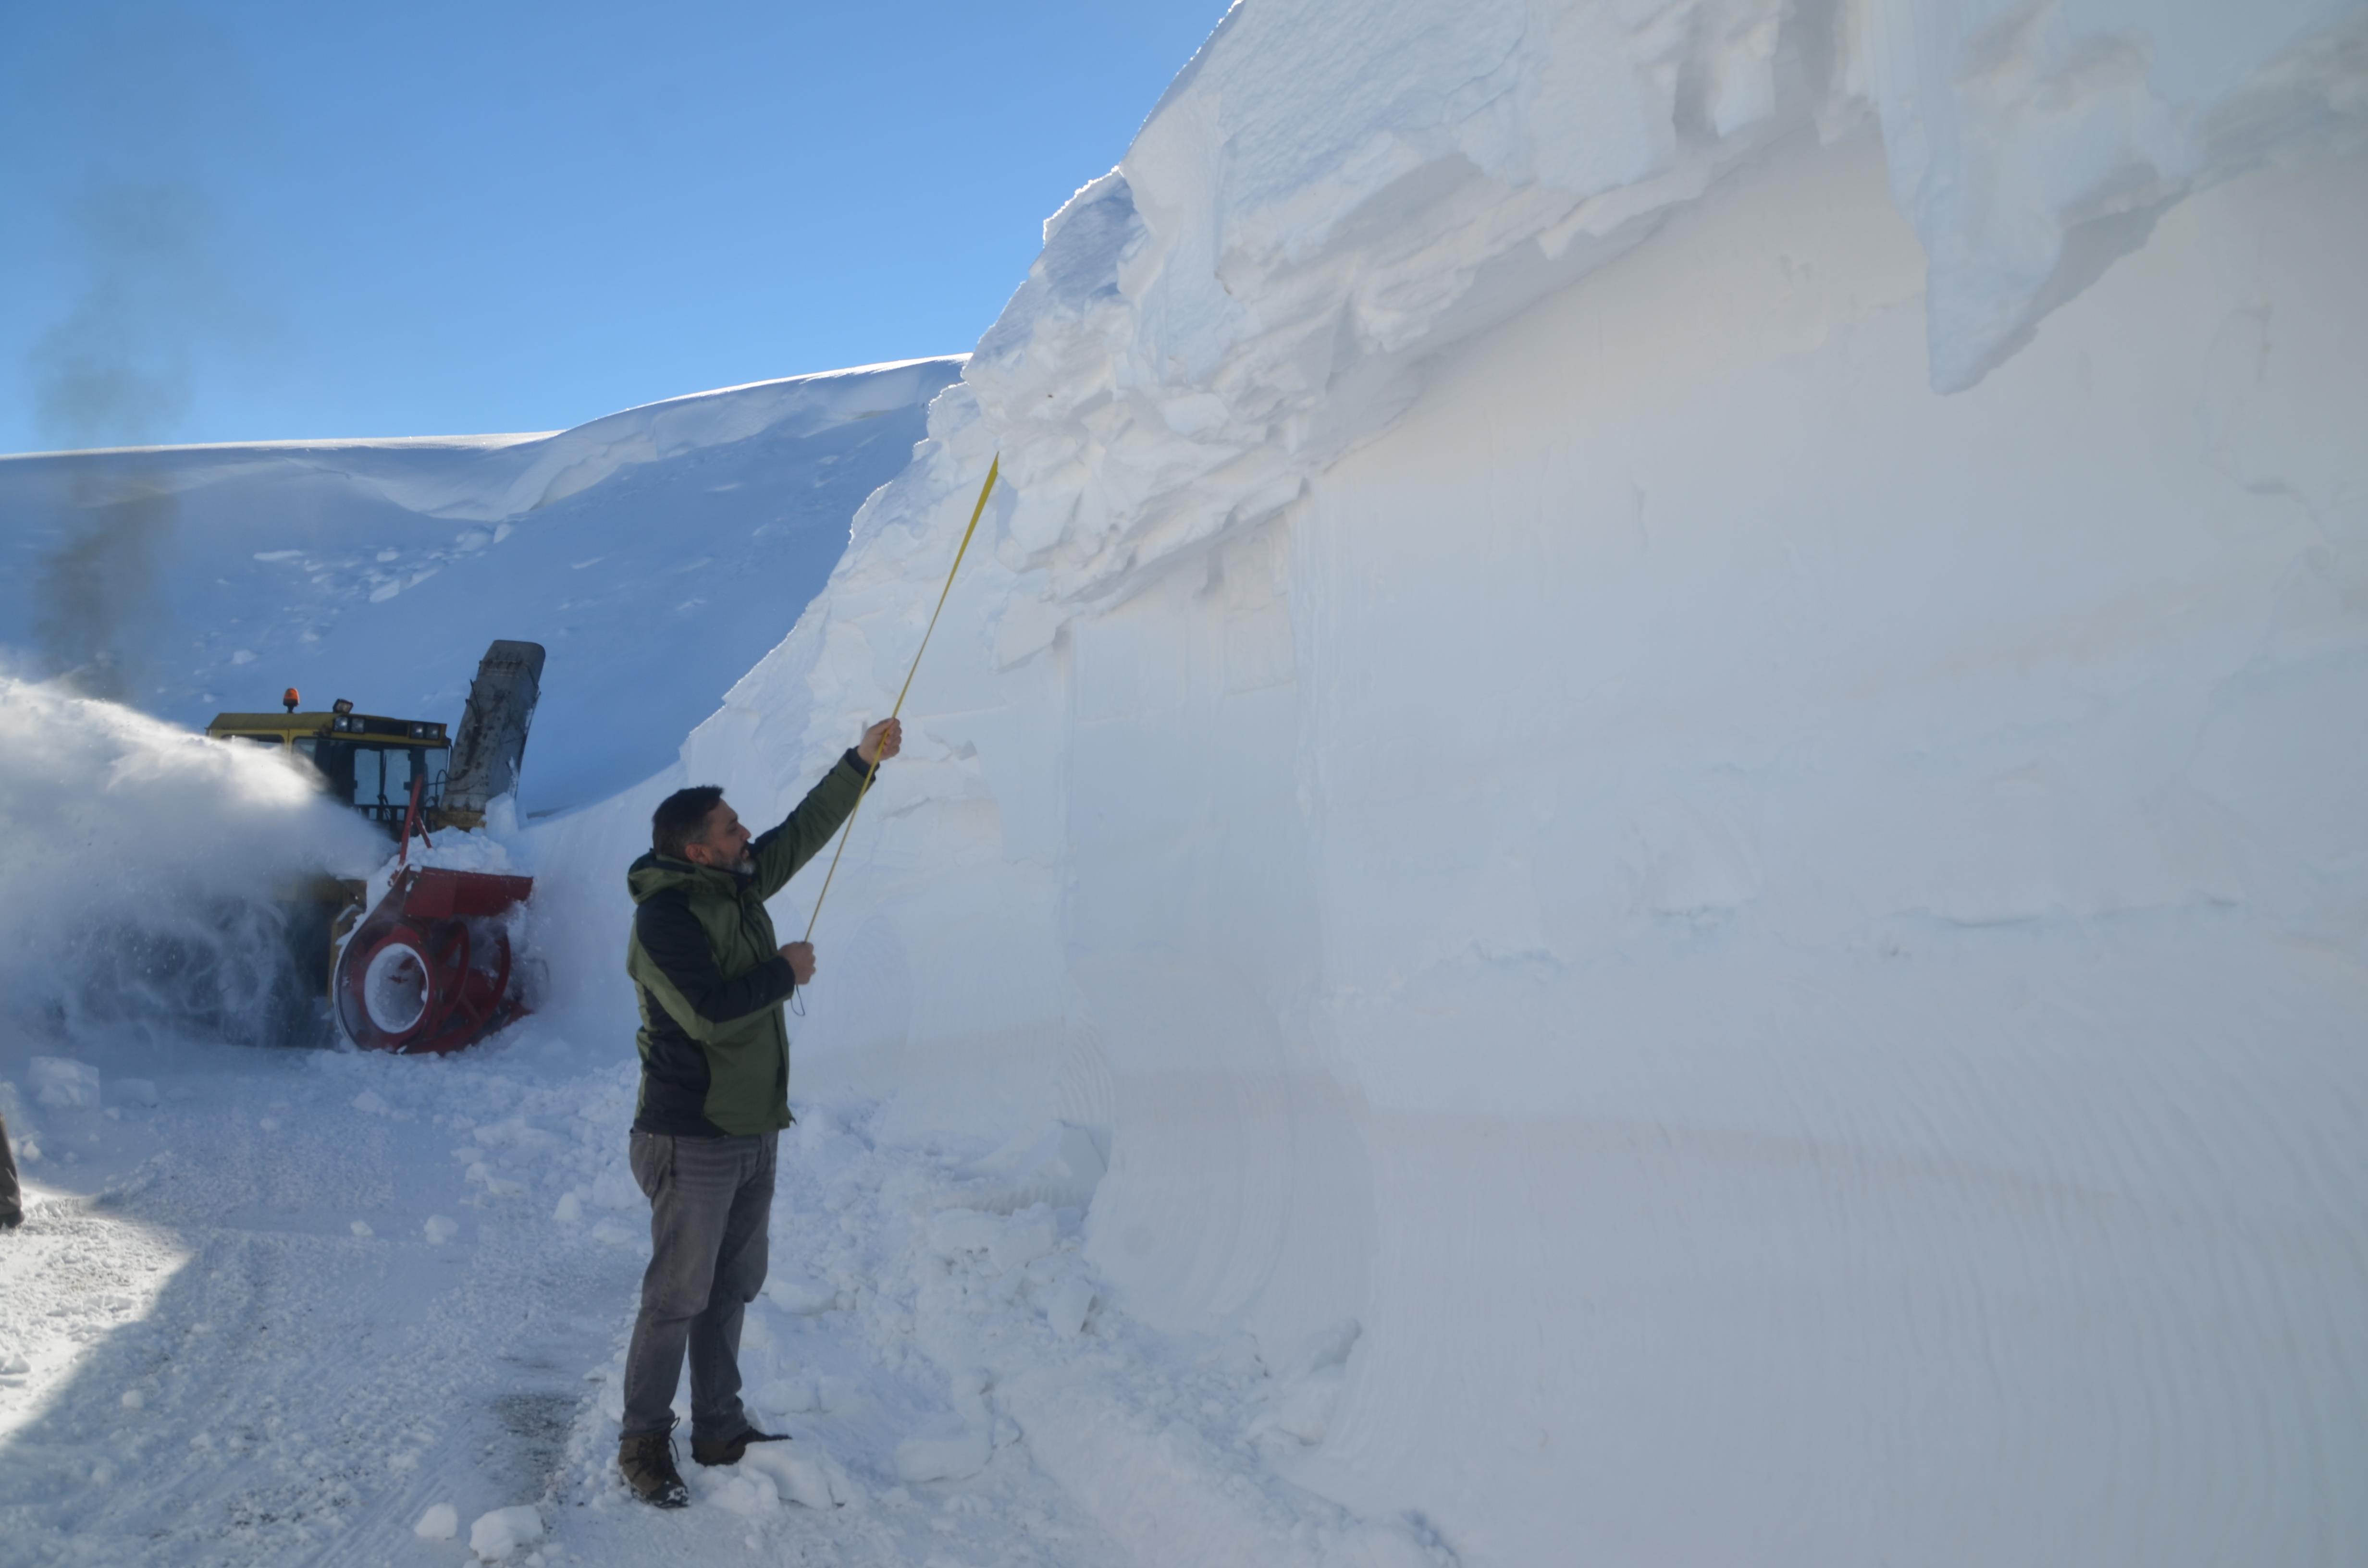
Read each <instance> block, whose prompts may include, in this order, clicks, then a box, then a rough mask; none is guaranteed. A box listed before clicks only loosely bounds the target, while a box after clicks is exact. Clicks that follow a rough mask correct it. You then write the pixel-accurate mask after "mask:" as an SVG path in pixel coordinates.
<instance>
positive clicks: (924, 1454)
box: [896, 1431, 995, 1484]
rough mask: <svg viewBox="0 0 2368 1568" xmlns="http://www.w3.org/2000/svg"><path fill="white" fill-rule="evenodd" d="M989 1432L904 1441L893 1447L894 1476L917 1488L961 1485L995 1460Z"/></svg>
mask: <svg viewBox="0 0 2368 1568" xmlns="http://www.w3.org/2000/svg"><path fill="white" fill-rule="evenodd" d="M994 1453H995V1438H994V1434H993V1433H992V1432H985V1431H980V1432H964V1433H962V1434H961V1435H960V1436H958V1437H907V1438H905V1440H904V1441H903V1442H901V1443H898V1444H897V1445H896V1474H897V1475H898V1477H899V1478H901V1479H902V1480H904V1481H905V1482H907V1483H914V1484H917V1483H921V1482H924V1481H960V1480H962V1478H963V1477H965V1476H971V1475H976V1474H977V1473H978V1472H979V1471H982V1470H985V1468H986V1461H987V1460H989V1459H991V1458H992V1457H994Z"/></svg>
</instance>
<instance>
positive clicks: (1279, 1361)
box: [555, 0, 2368, 1564]
mask: <svg viewBox="0 0 2368 1568" xmlns="http://www.w3.org/2000/svg"><path fill="white" fill-rule="evenodd" d="M2360 18H2361V12H2360V9H2359V8H2358V7H2356V6H2339V5H2317V6H2314V5H2308V4H2300V3H2296V4H2287V5H2282V6H2260V7H2246V8H2241V9H2232V8H2224V7H2206V6H2186V7H2161V6H2147V7H2140V6H2119V5H2112V4H2103V3H2095V4H2080V3H2075V0H2061V3H2044V4H2039V5H2024V6H2002V5H1985V4H1978V3H1974V0H1965V3H1963V4H1955V5H1946V4H1911V3H1908V0H1843V3H1839V4H1827V5H1813V4H1800V5H1793V6H1784V5H1781V4H1777V3H1775V0H1768V3H1765V4H1762V3H1759V0H1725V3H1720V4H1701V5H1685V4H1679V5H1671V6H1658V7H1639V6H1615V5H1609V4H1552V3H1549V0H1532V3H1530V4H1512V3H1496V4H1491V3H1486V0H1482V3H1474V0H1457V3H1455V4H1446V3H1417V0H1404V3H1397V4H1387V5H1378V6H1377V5H1373V4H1371V3H1366V4H1358V5H1350V4H1348V3H1346V0H1341V3H1338V4H1328V3H1322V0H1307V3H1303V4H1295V5H1291V4H1269V3H1262V0H1249V3H1247V4H1245V5H1242V6H1237V7H1236V8H1235V11H1234V12H1233V13H1232V14H1231V16H1229V17H1228V18H1227V21H1226V23H1225V25H1224V27H1222V28H1220V29H1219V31H1218V33H1217V35H1216V36H1215V37H1214V38H1213V39H1212V40H1211V42H1210V43H1209V45H1208V47H1207V48H1206V49H1205V50H1204V51H1202V54H1201V57H1200V58H1199V59H1197V60H1196V61H1195V62H1194V63H1193V64H1192V66H1191V67H1190V68H1189V69H1188V71H1187V72H1186V74H1185V75H1184V76H1183V77H1182V78H1180V79H1179V81H1178V84H1177V85H1176V86H1175V87H1174V88H1173V89H1172V90H1171V92H1170V93H1169V95H1168V96H1167V98H1166V99H1165V100H1164V101H1163V102H1162V104H1161V105H1160V106H1159V108H1158V109H1157V110H1156V112H1155V113H1154V115H1153V116H1152V118H1151V119H1150V121H1149V122H1148V123H1147V124H1146V126H1145V127H1144V131H1143V132H1142V135H1141V137H1140V139H1139V140H1138V142H1137V143H1136V144H1135V146H1134V148H1133V151H1132V152H1131V153H1129V155H1128V158H1127V161H1126V163H1125V164H1124V165H1122V166H1121V168H1120V169H1119V170H1117V171H1115V172H1113V173H1112V174H1111V175H1110V176H1107V177H1105V178H1104V179H1102V180H1099V181H1097V182H1095V183H1094V184H1093V185H1091V186H1088V187H1086V189H1085V190H1083V191H1081V192H1080V193H1079V194H1078V196H1077V198H1076V199H1075V200H1074V201H1073V202H1072V203H1071V204H1070V205H1069V206H1068V207H1066V208H1065V209H1064V210H1063V211H1062V212H1061V213H1060V214H1059V215H1057V216H1056V217H1055V218H1054V219H1053V221H1052V222H1050V223H1048V225H1047V228H1046V245H1045V251H1044V255H1043V257H1042V261H1041V262H1040V263H1039V264H1038V265H1037V267H1035V268H1034V269H1033V271H1032V272H1031V273H1030V278H1029V279H1028V281H1027V283H1026V285H1025V286H1024V287H1023V288H1022V289H1021V290H1020V291H1019V294H1018V295H1017V296H1016V297H1015V299H1014V301H1013V302H1012V304H1011V306H1010V308H1009V310H1008V312H1007V313H1006V315H1005V317H1004V318H1003V320H1002V321H1001V322H1000V323H999V324H997V325H996V328H995V329H994V331H993V332H991V333H990V334H989V335H988V336H987V337H986V339H985V341H984V342H982V344H981V345H980V347H979V350H978V352H977V354H976V356H975V357H974V358H973V359H972V361H971V363H970V365H969V367H968V369H967V370H966V372H965V376H964V384H963V385H962V386H961V387H957V388H954V389H952V390H951V391H949V392H947V393H946V394H945V395H943V396H942V397H940V398H939V400H938V402H937V403H935V405H934V406H933V409H932V414H931V426H930V428H931V439H930V440H929V441H928V442H927V443H925V444H924V446H923V447H922V449H921V450H920V453H919V456H918V459H917V460H916V462H915V464H914V466H913V467H912V468H911V469H910V470H909V471H908V472H906V473H905V475H904V476H903V477H902V478H901V479H899V480H898V481H896V482H895V483H893V484H892V485H890V486H888V487H887V488H886V489H884V490H882V492H880V493H879V494H876V495H874V496H873V498H872V500H871V502H870V503H869V504H868V505H867V506H866V507H865V509H864V511H863V512H862V514H861V515H860V517H859V518H858V520H857V524H856V528H855V536H854V540H853V542H852V545H851V547H850V549H849V551H848V555H847V557H846V559H845V560H844V562H842V563H841V564H840V566H839V568H838V569H837V573H836V574H835V575H834V577H833V579H832V582H831V585H830V587H829V588H828V589H827V590H826V591H825V594H824V595H823V596H822V597H821V598H819V599H818V600H817V601H816V602H815V604H814V607H813V608H812V609H811V610H810V611H809V612H808V614H807V615H806V616H805V618H804V619H803V620H802V621H801V623H800V624H799V626H798V629H797V630H796V631H795V632H794V633H793V634H792V635H791V637H790V638H789V639H788V640H787V641H786V642H783V643H782V644H781V646H780V648H778V649H777V650H775V652H774V653H772V654H771V655H769V656H768V658H767V659H766V660H765V661H764V662H763V663H762V664H761V665H758V666H757V668H756V669H755V670H754V671H752V672H751V673H750V674H749V676H747V677H746V679H745V680H744V681H743V682H742V683H741V685H740V686H739V687H737V688H735V690H734V692H733V694H732V695H731V697H730V698H729V699H728V700H727V702H726V705H725V706H724V708H723V710H722V711H720V712H719V713H718V714H717V715H716V716H715V717H714V718H713V719H712V720H711V721H709V722H707V723H706V724H705V725H704V726H702V727H701V728H700V730H699V731H698V732H697V733H695V734H694V735H693V736H692V737H691V739H690V741H689V744H688V745H687V746H686V748H685V753H684V762H683V766H684V767H685V769H687V771H688V774H689V775H690V776H694V777H698V778H715V779H718V780H720V781H722V782H723V783H724V784H725V785H726V786H727V787H728V788H729V789H730V790H732V791H733V793H734V799H735V801H737V803H738V804H739V805H740V807H741V809H742V811H743V812H744V813H745V814H747V815H749V816H751V817H752V818H753V817H758V816H761V815H762V814H763V812H766V811H767V810H768V809H771V810H778V809H780V808H782V807H785V806H787V805H788V804H790V803H791V801H793V800H794V799H795V798H796V796H797V794H798V793H799V792H801V791H802V790H803V788H804V787H805V784H806V783H807V782H808V781H809V780H810V779H811V778H812V777H813V776H814V773H815V772H816V771H817V770H818V769H819V768H820V767H822V766H824V765H825V763H826V761H827V759H828V757H829V756H831V755H833V754H834V753H835V752H836V751H837V749H838V748H840V747H842V746H844V745H845V744H847V741H848V736H849V735H850V734H851V733H853V730H854V726H855V725H856V724H857V723H858V722H860V720H861V719H862V718H864V717H866V716H869V715H872V714H876V713H877V712H880V711H882V710H884V709H885V707H886V705H887V703H888V701H889V700H890V699H892V698H893V696H894V691H895V688H896V686H897V684H898V682H899V680H900V679H901V677H902V675H903V671H904V665H905V661H906V660H907V659H908V658H909V657H910V654H911V652H912V649H913V647H914V645H915V643H916V641H917V638H918V634H919V631H920V627H921V623H922V621H923V619H924V618H925V617H926V615H927V613H928V608H929V604H930V602H931V601H932V599H933V598H934V591H935V586H936V584H937V582H938V580H939V577H940V575H941V574H942V573H943V572H944V570H945V566H946V564H947V562H948V561H949V560H950V559H951V554H952V550H953V544H954V540H955V539H956V537H957V536H958V534H959V531H960V528H961V526H962V521H963V518H964V517H965V516H966V514H967V511H968V507H969V503H970V500H971V497H972V496H973V494H974V493H975V489H976V486H977V483H978V481H979V479H980V477H981V476H982V475H983V474H984V472H985V469H986V466H987V461H988V459H989V457H990V455H991V454H993V453H995V452H996V451H998V450H999V451H1000V452H1001V454H1002V460H1003V466H1004V472H1005V474H1006V476H1007V478H1008V485H1007V486H1006V487H1005V488H1004V490H1003V491H1002V492H1001V493H1000V494H999V495H998V496H997V498H996V503H995V505H994V506H992V507H991V509H990V511H989V514H988V517H987V520H986V521H985V523H983V524H982V540H981V544H980V546H979V547H977V549H976V550H974V551H973V567H972V568H970V569H968V575H967V576H966V578H965V580H964V581H963V582H962V584H961V585H959V586H958V587H957V588H956V589H955V592H954V597H953V600H952V602H951V607H950V608H949V609H948V611H947V619H946V622H945V624H944V626H943V627H942V628H941V630H940V631H939V639H938V641H937V642H936V644H935V645H934V649H933V652H932V654H931V660H932V663H931V665H930V666H929V667H928V669H926V670H924V671H923V673H922V676H921V679H920V682H919V684H918V685H917V686H916V688H915V691H914V694H913V699H912V703H911V705H910V706H909V707H908V710H907V723H908V728H909V733H910V736H911V739H910V740H909V742H908V752H909V756H908V757H907V758H906V759H905V760H902V761H900V762H899V763H898V764H897V765H896V766H895V767H893V768H892V769H890V770H888V772H887V773H886V775H885V776H884V778H883V781H882V785H881V787H880V790H879V794H878V798H877V799H876V801H875V802H874V804H873V806H872V807H871V809H870V810H868V811H867V812H866V814H865V817H864V819H863V821H862V822H861V824H860V826H859V828H858V831H857V832H856V835H855V836H854V839H853V841H852V844H851V846H850V848H849V850H848V863H847V865H846V866H845V867H843V868H842V869H841V871H840V873H839V880H838V882H837V890H836V891H835V892H834V893H833V895H832V898H833V903H832V907H831V908H830V910H829V911H828V912H827V913H826V914H825V917H824V919H823V922H822V927H821V929H820V930H819V931H818V932H817V933H816V939H817V942H818V944H819V945H820V946H821V948H822V950H823V952H824V954H825V960H824V967H825V972H826V973H827V974H828V976H829V977H830V983H829V984H827V985H825V987H823V988H822V989H821V990H820V991H818V992H817V994H816V997H815V1013H814V1017H813V1018H812V1019H811V1020H810V1022H809V1024H808V1026H807V1028H806V1029H805V1031H804V1032H803V1034H802V1036H801V1039H800V1044H799V1052H800V1056H799V1062H798V1068H797V1071H798V1073H799V1074H800V1081H801V1083H802V1084H803V1085H806V1086H807V1087H809V1088H813V1087H816V1086H819V1085H825V1084H836V1085H843V1086H851V1087H854V1088H858V1089H861V1090H865V1091H869V1092H876V1093H881V1094H883V1095H890V1096H894V1100H893V1104H894V1117H895V1118H896V1119H899V1120H901V1121H902V1122H904V1123H905V1125H907V1126H910V1127H914V1128H916V1129H926V1128H940V1127H941V1128H952V1129H960V1130H963V1131H972V1132H981V1133H994V1134H997V1135H1024V1134H1025V1133H1026V1132H1028V1131H1030V1129H1033V1128H1036V1127H1040V1126H1042V1123H1044V1122H1045V1121H1047V1120H1050V1119H1064V1120H1068V1121H1072V1122H1076V1123H1078V1124H1080V1125H1084V1126H1087V1127H1088V1128H1090V1129H1092V1130H1094V1131H1095V1132H1096V1133H1097V1135H1098V1136H1099V1137H1102V1138H1105V1139H1106V1140H1107V1143H1108V1147H1109V1151H1110V1175H1109V1176H1108V1177H1107V1178H1106V1179H1105V1180H1104V1182H1103V1184H1102V1186H1101V1187H1100V1189H1099V1193H1098V1195H1097V1196H1096V1198H1095V1200H1094V1205H1093V1210H1092V1213H1091V1216H1090V1220H1089V1227H1090V1237H1091V1256H1092V1257H1093V1259H1094V1261H1095V1262H1096V1264H1097V1266H1098V1267H1100V1268H1101V1270H1102V1271H1103V1272H1104V1273H1105V1274H1106V1275H1107V1276H1108V1277H1109V1278H1110V1280H1111V1281H1112V1282H1113V1284H1114V1285H1115V1286H1116V1287H1117V1288H1118V1290H1119V1291H1120V1293H1121V1298H1122V1302H1123V1305H1124V1306H1125V1308H1126V1309H1127V1310H1128V1311H1129V1312H1133V1314H1135V1315H1136V1316H1137V1317H1140V1318H1143V1319H1146V1320H1149V1321H1151V1322H1153V1323H1155V1324H1161V1325H1163V1326H1167V1327H1172V1328H1177V1329H1188V1330H1195V1331H1208V1332H1228V1331H1243V1332H1247V1333H1248V1334H1250V1335H1255V1336H1256V1339H1257V1342H1258V1346H1259V1347H1260V1350H1261V1354H1262V1355H1263V1356H1264V1357H1265V1358H1266V1359H1267V1361H1268V1363H1269V1366H1271V1367H1273V1368H1274V1369H1276V1370H1277V1373H1278V1376H1279V1377H1290V1376H1296V1377H1298V1378H1299V1379H1300V1380H1301V1381H1300V1383H1299V1384H1297V1385H1294V1389H1293V1390H1292V1391H1291V1392H1290V1394H1289V1399H1290V1401H1291V1404H1292V1410H1293V1412H1294V1415H1293V1416H1292V1420H1291V1421H1290V1422H1288V1423H1287V1424H1284V1425H1283V1426H1281V1428H1280V1429H1275V1428H1271V1427H1270V1428H1269V1430H1268V1431H1267V1432H1266V1434H1265V1435H1264V1436H1263V1437H1261V1438H1259V1441H1260V1442H1261V1443H1263V1444H1264V1445H1265V1447H1266V1450H1267V1452H1268V1455H1269V1458H1270V1459H1271V1460H1273V1461H1274V1462H1275V1463H1276V1464H1277V1465H1278V1466H1280V1467H1281V1469H1282V1470H1283V1471H1284V1472H1285V1473H1286V1474H1288V1475H1290V1476H1292V1478H1293V1479H1295V1480H1297V1481H1299V1482H1301V1483H1304V1484H1305V1485H1307V1486H1309V1487H1311V1488H1314V1489H1315V1490H1317V1491H1319V1492H1322V1493H1324V1494H1328V1495H1330V1496H1332V1497H1335V1498H1337V1499H1339V1500H1340V1501H1342V1502H1344V1503H1346V1504H1348V1505H1349V1506H1351V1507H1352V1508H1355V1509H1357V1510H1359V1511H1360V1512H1363V1513H1365V1514H1367V1515H1369V1516H1373V1517H1396V1516H1400V1515H1405V1514H1408V1513H1412V1514H1417V1515H1419V1516H1421V1517H1423V1518H1424V1519H1425V1520H1427V1521H1428V1526H1429V1528H1433V1529H1435V1530H1436V1531H1437V1532H1438V1536H1439V1538H1440V1540H1443V1541H1445V1542H1446V1543H1448V1544H1449V1545H1450V1546H1452V1548H1453V1549H1454V1550H1455V1551H1457V1552H1458V1553H1459V1554H1460V1556H1461V1558H1462V1560H1463V1561H1464V1562H1467V1563H1474V1564H1477V1563H1502V1564H1528V1563H1539V1562H1585V1561H1596V1560H1602V1561H1614V1562H1629V1561H1634V1562H1803V1563H1808V1562H1817V1563H1825V1562H1877V1561H1896V1562H1964V1563H1969V1564H1973V1563H1998V1562H2108V1561H2112V1562H2151V1563H2178V1562H2194V1563H2206V1562H2232V1561H2252V1562H2339V1561H2346V1560H2356V1559H2357V1558H2358V1557H2359V1556H2360V1555H2361V1554H2362V1551H2368V1498H2363V1496H2362V1494H2361V1492H2360V1490H2359V1488H2358V1487H2357V1486H2356V1484H2354V1482H2355V1481H2356V1478H2357V1476H2358V1475H2359V1474H2360V1473H2361V1471H2362V1466H2363V1464H2368V1431H2364V1430H2363V1416H2362V1410H2363V1408H2368V1405H2363V1403H2362V1398H2361V1390H2362V1386H2363V1381H2368V1329H2363V1327H2362V1324H2368V1248H2363V1246H2362V1241H2363V1235H2362V1219H2361V1217H2362V1214H2363V1213H2368V1167H2363V1166H2362V1163H2361V1158H2360V1154H2359V1142H2360V1141H2359V1130H2360V1126H2361V1116H2362V1109H2363V1107H2368V1051H2362V1045H2363V1039H2362V1030H2363V1024H2362V1020H2363V1019H2368V827H2363V824H2368V814H2363V813H2362V811H2361V809H2360V804H2359V788H2358V781H2359V780H2360V779H2361V778H2362V777H2368V725H2363V724H2362V716H2363V714H2368V440H2363V439H2362V432H2363V430H2368V417H2363V416H2368V403H2363V390H2362V389H2363V381H2362V377H2361V375H2360V373H2359V367H2360V366H2361V365H2362V364H2363V363H2368V301H2363V299H2362V285H2361V275H2360V272H2359V267H2358V260H2357V258H2358V257H2359V256H2361V255H2362V254H2368V162H2363V160H2362V157H2361V155H2360V153H2359V152H2358V142H2357V140H2356V137H2357V129H2358V117H2359V115H2360V113H2361V112H2362V107H2363V104H2368V97H2363V89H2362V83H2363V73H2362V65H2361V61H2362V55H2361V51H2360V43H2359V40H2360V37H2361V33H2360ZM1936 389H1938V390H1936ZM622 810H623V808H622V807H620V811H622ZM598 825H599V824H598V823H597V822H588V823H587V824H586V826H584V827H583V828H582V829H581V830H580V831H582V832H585V833H587V834H589V833H594V832H596V831H597V830H598ZM555 847H558V846H555ZM805 913H806V911H805V908H804V907H803V905H801V906H800V907H798V908H796V909H794V910H789V909H786V908H785V910H784V912H783V917H784V919H785V920H788V919H791V918H794V920H795V921H796V923H797V924H798V925H799V926H801V927H802V926H803V920H804V915H805ZM1152 1556H1153V1558H1154V1559H1156V1557H1157V1553H1156V1551H1154V1552H1153V1553H1152Z"/></svg>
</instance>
